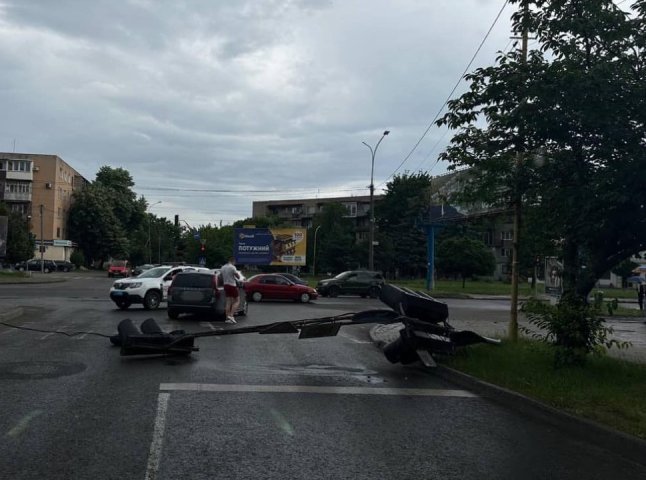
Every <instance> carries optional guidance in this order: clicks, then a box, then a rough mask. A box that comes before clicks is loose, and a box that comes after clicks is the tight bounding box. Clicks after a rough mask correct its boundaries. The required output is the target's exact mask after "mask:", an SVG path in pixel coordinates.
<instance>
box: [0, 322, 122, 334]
mask: <svg viewBox="0 0 646 480" xmlns="http://www.w3.org/2000/svg"><path fill="white" fill-rule="evenodd" d="M0 325H4V326H5V327H9V328H15V329H16V330H29V331H30V332H39V333H57V334H59V335H65V336H66V337H76V336H78V335H96V336H97V337H103V338H110V335H105V334H103V333H97V332H62V331H60V330H42V329H40V328H30V327H21V326H19V325H12V324H10V323H5V322H0Z"/></svg>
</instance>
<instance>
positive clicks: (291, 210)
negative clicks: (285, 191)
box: [252, 195, 383, 240]
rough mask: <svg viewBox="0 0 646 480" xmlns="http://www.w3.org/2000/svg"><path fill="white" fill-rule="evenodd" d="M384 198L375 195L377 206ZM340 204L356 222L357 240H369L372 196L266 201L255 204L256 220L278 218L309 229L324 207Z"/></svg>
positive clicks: (253, 214)
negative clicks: (313, 219) (270, 217)
mask: <svg viewBox="0 0 646 480" xmlns="http://www.w3.org/2000/svg"><path fill="white" fill-rule="evenodd" d="M381 198H383V196H382V195H375V197H374V201H375V204H376V203H377V202H379V200H381ZM330 203H340V204H341V205H343V206H345V208H346V210H347V214H346V217H347V218H350V219H352V220H354V223H355V231H356V235H357V240H367V239H368V235H369V233H368V230H369V226H370V196H368V195H366V196H359V197H334V198H307V199H300V200H266V201H260V202H253V207H252V216H253V217H254V218H261V217H268V216H277V217H278V218H280V219H282V220H283V221H285V222H286V223H290V224H291V225H292V226H294V227H305V228H309V227H311V226H312V218H313V217H314V215H315V214H317V213H320V212H321V210H322V209H323V206H324V205H328V204H330Z"/></svg>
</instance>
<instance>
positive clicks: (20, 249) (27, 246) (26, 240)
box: [0, 202, 36, 263]
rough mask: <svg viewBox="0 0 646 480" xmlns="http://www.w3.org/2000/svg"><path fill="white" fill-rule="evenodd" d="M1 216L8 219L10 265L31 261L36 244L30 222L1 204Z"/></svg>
mask: <svg viewBox="0 0 646 480" xmlns="http://www.w3.org/2000/svg"><path fill="white" fill-rule="evenodd" d="M0 216H6V217H8V218H7V220H8V222H7V227H8V231H7V256H6V261H7V262H8V263H17V262H22V261H24V260H29V259H30V258H32V257H33V256H34V249H35V248H36V242H35V241H34V237H33V235H31V234H30V233H29V221H28V220H27V218H25V217H24V216H23V215H22V214H20V213H17V212H10V211H9V208H8V207H7V206H6V205H5V204H4V203H1V202H0Z"/></svg>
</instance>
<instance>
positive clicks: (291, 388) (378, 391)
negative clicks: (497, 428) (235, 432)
mask: <svg viewBox="0 0 646 480" xmlns="http://www.w3.org/2000/svg"><path fill="white" fill-rule="evenodd" d="M159 389H160V390H162V391H190V392H220V393H234V392H241V393H244V392H248V393H320V394H334V395H399V396H414V397H462V398H475V397H477V395H475V394H473V393H471V392H467V391H466V390H446V389H439V388H378V387H316V386H309V385H228V384H218V383H162V384H160V385H159Z"/></svg>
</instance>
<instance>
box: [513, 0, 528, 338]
mask: <svg viewBox="0 0 646 480" xmlns="http://www.w3.org/2000/svg"><path fill="white" fill-rule="evenodd" d="M528 16H529V4H528V3H527V1H525V2H523V21H522V25H523V32H522V37H521V41H522V43H521V61H522V63H521V65H522V66H525V64H526V63H527V48H528V47H527V43H528V39H529V31H528V26H527V18H528ZM522 159H523V156H522V153H521V152H520V151H519V152H518V153H517V154H516V180H515V187H514V196H513V202H514V209H513V210H514V227H513V228H514V232H513V235H514V237H513V242H512V254H511V315H510V318H509V329H508V330H509V331H508V334H509V340H511V341H512V342H516V341H518V249H519V246H520V239H519V236H520V221H521V195H520V192H519V191H518V183H519V179H518V175H519V173H520V172H519V171H520V167H521V164H522Z"/></svg>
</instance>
